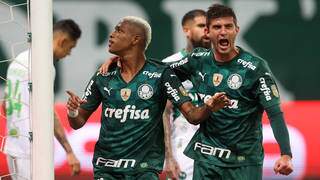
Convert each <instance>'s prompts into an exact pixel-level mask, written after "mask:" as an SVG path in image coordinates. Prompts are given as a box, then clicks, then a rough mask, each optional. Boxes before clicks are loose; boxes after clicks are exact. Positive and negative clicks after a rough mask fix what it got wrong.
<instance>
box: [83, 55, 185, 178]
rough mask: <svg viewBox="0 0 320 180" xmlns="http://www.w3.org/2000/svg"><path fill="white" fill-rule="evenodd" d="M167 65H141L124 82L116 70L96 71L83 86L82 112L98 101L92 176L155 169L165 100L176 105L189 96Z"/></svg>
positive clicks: (161, 155)
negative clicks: (97, 131)
mask: <svg viewBox="0 0 320 180" xmlns="http://www.w3.org/2000/svg"><path fill="white" fill-rule="evenodd" d="M184 92H185V90H184V89H183V87H182V84H181V82H180V80H179V79H178V77H177V76H176V75H175V74H174V72H173V71H172V70H171V69H170V68H169V67H167V66H164V65H161V64H159V63H155V62H151V61H146V63H145V65H144V66H143V68H142V69H141V70H140V71H139V72H138V73H137V75H136V76H135V77H134V78H133V79H132V80H131V81H130V82H128V83H126V82H125V81H124V80H123V79H122V77H121V74H120V69H119V68H118V67H114V68H111V69H110V71H109V72H108V73H107V74H106V75H101V74H100V73H96V74H95V75H94V76H93V77H92V78H91V80H90V82H89V83H88V86H87V88H86V91H85V94H84V99H85V100H87V103H85V104H83V105H81V108H83V109H85V110H89V111H93V110H95V109H96V108H97V107H98V106H99V105H100V103H101V102H102V117H101V129H100V134H99V139H98V142H97V143H96V146H95V150H94V158H93V166H94V173H95V176H97V177H98V176H100V175H103V173H105V172H119V173H124V172H125V173H127V174H130V173H136V172H144V171H150V170H156V171H160V170H161V169H162V167H163V161H164V141H163V139H164V137H163V136H164V133H163V124H162V113H163V110H164V108H165V104H166V101H167V99H169V100H170V101H171V102H172V103H173V104H174V105H175V106H180V105H181V104H182V103H184V102H186V101H190V98H189V97H188V96H186V95H185V93H184Z"/></svg>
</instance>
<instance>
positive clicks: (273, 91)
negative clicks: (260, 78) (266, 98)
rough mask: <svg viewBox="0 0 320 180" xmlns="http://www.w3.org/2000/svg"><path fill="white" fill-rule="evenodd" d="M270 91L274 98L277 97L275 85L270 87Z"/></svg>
mask: <svg viewBox="0 0 320 180" xmlns="http://www.w3.org/2000/svg"><path fill="white" fill-rule="evenodd" d="M271 91H272V94H273V95H274V96H275V97H279V92H278V89H277V86H276V85H271Z"/></svg>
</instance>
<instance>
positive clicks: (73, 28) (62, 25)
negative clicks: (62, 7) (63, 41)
mask: <svg viewBox="0 0 320 180" xmlns="http://www.w3.org/2000/svg"><path fill="white" fill-rule="evenodd" d="M57 31H62V32H64V33H67V34H68V35H69V36H70V38H71V39H72V40H74V41H76V40H78V39H79V38H80V36H81V29H80V27H79V25H78V24H77V23H76V22H74V21H73V20H72V19H64V20H60V21H58V22H56V23H55V24H54V25H53V32H57Z"/></svg>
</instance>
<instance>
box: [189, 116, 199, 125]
mask: <svg viewBox="0 0 320 180" xmlns="http://www.w3.org/2000/svg"><path fill="white" fill-rule="evenodd" d="M187 120H188V122H189V123H190V124H193V125H198V124H200V122H201V119H200V118H187Z"/></svg>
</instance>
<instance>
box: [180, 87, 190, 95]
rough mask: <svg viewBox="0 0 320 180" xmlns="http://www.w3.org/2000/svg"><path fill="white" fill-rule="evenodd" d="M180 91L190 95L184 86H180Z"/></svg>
mask: <svg viewBox="0 0 320 180" xmlns="http://www.w3.org/2000/svg"><path fill="white" fill-rule="evenodd" d="M179 91H180V92H181V94H182V95H184V96H189V94H188V92H187V90H186V89H185V88H184V87H183V86H180V87H179Z"/></svg>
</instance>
